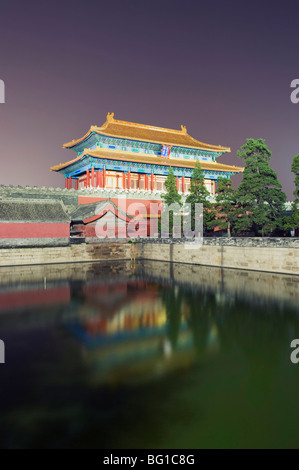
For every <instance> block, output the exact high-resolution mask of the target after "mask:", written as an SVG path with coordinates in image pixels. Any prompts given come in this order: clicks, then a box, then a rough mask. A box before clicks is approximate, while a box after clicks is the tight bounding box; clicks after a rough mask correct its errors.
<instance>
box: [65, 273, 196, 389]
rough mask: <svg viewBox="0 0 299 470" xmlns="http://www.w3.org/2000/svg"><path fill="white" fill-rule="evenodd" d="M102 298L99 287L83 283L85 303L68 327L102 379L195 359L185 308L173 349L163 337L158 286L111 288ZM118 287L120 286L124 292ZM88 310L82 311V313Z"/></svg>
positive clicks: (132, 376) (141, 374) (144, 374)
mask: <svg viewBox="0 0 299 470" xmlns="http://www.w3.org/2000/svg"><path fill="white" fill-rule="evenodd" d="M115 287H116V288H115V295H114V298H113V300H112V296H111V293H108V292H106V295H107V294H108V299H110V300H109V301H108V302H107V298H106V296H105V295H104V292H103V289H104V288H103V286H96V285H93V286H86V287H84V289H83V290H84V293H85V294H86V295H87V299H88V300H87V302H86V303H84V304H83V305H82V307H81V310H80V311H79V317H78V318H79V322H78V323H77V324H72V325H68V330H69V331H71V332H72V334H74V335H75V336H76V337H77V339H78V340H79V341H80V343H81V344H83V345H84V346H85V348H84V358H85V360H86V361H87V362H88V363H89V364H90V366H92V367H95V368H96V370H97V379H98V380H99V381H100V382H102V381H104V382H110V381H112V382H118V381H127V380H128V381H131V380H140V379H142V380H145V379H147V378H149V377H151V378H152V377H153V376H155V375H157V374H158V375H160V374H161V373H162V372H163V373H164V372H165V371H172V370H174V369H177V368H181V367H182V368H184V367H190V365H191V364H192V363H193V361H194V359H195V353H194V349H193V339H192V333H191V331H190V329H189V328H188V323H187V319H186V315H185V313H184V312H186V308H185V306H184V305H182V309H181V321H180V324H179V331H178V338H177V342H176V344H175V347H174V346H173V344H172V343H171V341H170V340H169V330H170V325H169V316H168V315H167V310H166V305H165V303H164V302H163V299H162V297H161V295H160V292H159V287H158V285H154V284H149V283H147V282H145V281H138V282H130V281H129V282H128V283H126V284H123V285H118V286H115ZM122 289H125V290H126V295H125V296H124V295H123V294H124V292H123V290H122ZM86 311H88V315H86Z"/></svg>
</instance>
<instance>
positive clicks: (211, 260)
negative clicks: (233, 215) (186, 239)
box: [0, 238, 299, 274]
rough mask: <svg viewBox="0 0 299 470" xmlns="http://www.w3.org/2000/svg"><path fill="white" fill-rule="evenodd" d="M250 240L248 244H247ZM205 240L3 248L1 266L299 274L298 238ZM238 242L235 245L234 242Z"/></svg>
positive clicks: (0, 254)
mask: <svg viewBox="0 0 299 470" xmlns="http://www.w3.org/2000/svg"><path fill="white" fill-rule="evenodd" d="M246 240H247V244H246ZM226 242H227V244H225V239H213V241H212V239H207V240H204V244H203V246H202V247H197V246H194V245H193V246H192V245H189V247H186V245H184V243H182V242H181V243H171V242H169V241H167V242H162V243H159V242H155V243H154V242H151V243H149V242H138V243H125V242H123V243H122V242H120V241H115V242H111V241H109V242H100V243H98V244H90V245H87V244H80V245H71V246H66V247H48V248H12V249H8V248H7V249H6V248H3V249H1V250H0V266H19V265H32V264H52V263H74V262H83V261H88V262H90V261H104V260H116V259H118V260H120V259H127V260H130V259H136V260H138V259H146V260H151V261H166V262H173V263H188V264H192V265H204V266H215V267H219V268H235V269H243V270H254V271H263V272H273V273H285V274H299V246H298V242H299V240H298V239H275V242H273V239H245V238H243V239H235V241H234V242H232V241H231V240H226ZM231 243H234V244H231Z"/></svg>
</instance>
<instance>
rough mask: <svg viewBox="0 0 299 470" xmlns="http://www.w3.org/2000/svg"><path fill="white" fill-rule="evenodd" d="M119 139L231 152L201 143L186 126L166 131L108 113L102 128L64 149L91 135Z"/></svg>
mask: <svg viewBox="0 0 299 470" xmlns="http://www.w3.org/2000/svg"><path fill="white" fill-rule="evenodd" d="M92 132H95V133H97V134H101V135H105V136H109V137H119V138H123V139H132V140H139V141H143V142H151V143H157V144H165V145H176V146H179V147H188V148H194V149H200V150H210V151H214V152H220V153H223V152H230V148H229V147H222V146H221V145H218V146H217V145H209V144H205V143H203V142H199V141H198V140H196V139H194V138H193V137H191V136H190V135H189V134H188V133H187V129H186V127H185V126H181V130H175V129H166V128H164V127H155V126H148V125H145V124H137V123H134V122H127V121H119V120H117V119H114V113H111V114H110V113H108V115H107V120H106V122H105V123H104V124H103V125H102V126H101V127H98V126H91V128H90V129H89V131H88V132H87V133H86V134H85V135H84V136H83V137H81V138H80V139H77V140H75V139H74V140H72V141H71V142H67V143H66V144H64V145H63V148H71V147H73V146H74V145H77V144H79V143H80V142H82V141H83V140H84V139H85V138H86V137H87V136H88V135H89V134H90V133H92Z"/></svg>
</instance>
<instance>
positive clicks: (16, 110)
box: [0, 0, 299, 198]
mask: <svg viewBox="0 0 299 470" xmlns="http://www.w3.org/2000/svg"><path fill="white" fill-rule="evenodd" d="M298 15H299V4H298V1H296V0H294V1H283V2H276V5H275V3H274V2H273V1H268V0H259V1H256V0H251V1H247V2H245V1H244V0H243V1H240V0H239V1H230V0H226V1H223V0H209V1H203V0H199V1H197V2H194V1H188V0H186V1H185V2H182V1H176V0H172V1H163V0H160V1H159V2H156V1H142V0H139V1H135V0H130V1H121V2H120V1H110V2H108V1H105V2H102V1H99V0H98V1H90V0H86V1H85V2H82V1H80V2H77V1H76V0H73V1H64V0H62V1H59V2H58V1H56V0H52V1H51V2H45V1H41V0H39V1H26V2H24V1H18V0H16V1H14V2H10V3H8V2H1V5H0V79H2V80H4V82H5V86H6V103H5V104H0V142H1V173H0V175H1V176H0V184H13V185H18V184H19V185H36V186H54V187H59V186H60V187H63V186H64V182H63V178H62V176H61V175H59V174H56V173H51V172H50V171H49V168H50V166H52V165H55V164H58V163H60V162H64V161H67V160H70V159H72V158H74V157H75V153H74V152H72V151H67V150H63V149H62V144H63V143H64V142H67V141H70V140H72V139H74V138H79V137H82V136H83V134H85V133H86V131H87V130H88V129H89V127H90V125H102V124H103V123H104V121H105V120H106V114H107V112H108V111H110V112H114V113H115V118H116V119H121V120H125V121H133V122H140V123H144V124H152V125H157V126H162V127H169V128H175V129H179V128H180V126H181V124H184V125H186V126H187V130H188V133H189V134H191V135H192V136H193V137H195V138H196V139H198V140H201V141H203V142H206V143H210V144H215V145H219V144H221V145H223V146H230V147H231V149H232V153H231V154H227V155H226V156H223V157H221V158H220V159H219V160H218V161H219V162H223V163H227V164H233V165H240V166H242V162H241V161H240V160H239V159H238V158H237V157H236V150H237V149H239V148H240V146H241V145H243V144H244V143H245V140H246V138H247V137H253V138H258V137H262V138H265V139H266V143H267V145H268V146H269V148H270V149H271V150H272V163H271V165H272V166H273V168H274V169H275V170H276V171H277V172H278V176H279V180H280V182H281V183H282V185H283V189H284V190H285V191H286V193H287V196H288V198H291V197H292V192H293V189H294V187H293V179H294V176H293V174H292V173H291V163H292V159H293V156H294V155H296V154H298V153H299V133H298V118H299V104H297V105H296V104H292V103H291V101H290V93H291V88H290V83H291V81H292V80H293V79H295V78H299V62H298V56H299V28H298V17H299V16H298ZM234 181H235V182H236V181H240V177H239V176H237V177H235V178H234Z"/></svg>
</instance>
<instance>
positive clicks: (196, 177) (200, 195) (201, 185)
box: [186, 160, 216, 232]
mask: <svg viewBox="0 0 299 470" xmlns="http://www.w3.org/2000/svg"><path fill="white" fill-rule="evenodd" d="M209 197H210V193H209V191H208V190H207V188H206V185H205V179H204V175H203V171H202V169H201V166H200V162H199V161H198V160H197V162H196V164H195V168H194V170H193V175H192V179H191V186H190V194H189V195H188V196H187V198H186V202H187V203H189V204H191V228H192V230H194V227H195V204H202V205H203V229H204V232H207V231H210V230H213V229H214V227H215V215H216V212H215V209H214V206H213V204H211V202H210V201H209Z"/></svg>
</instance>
